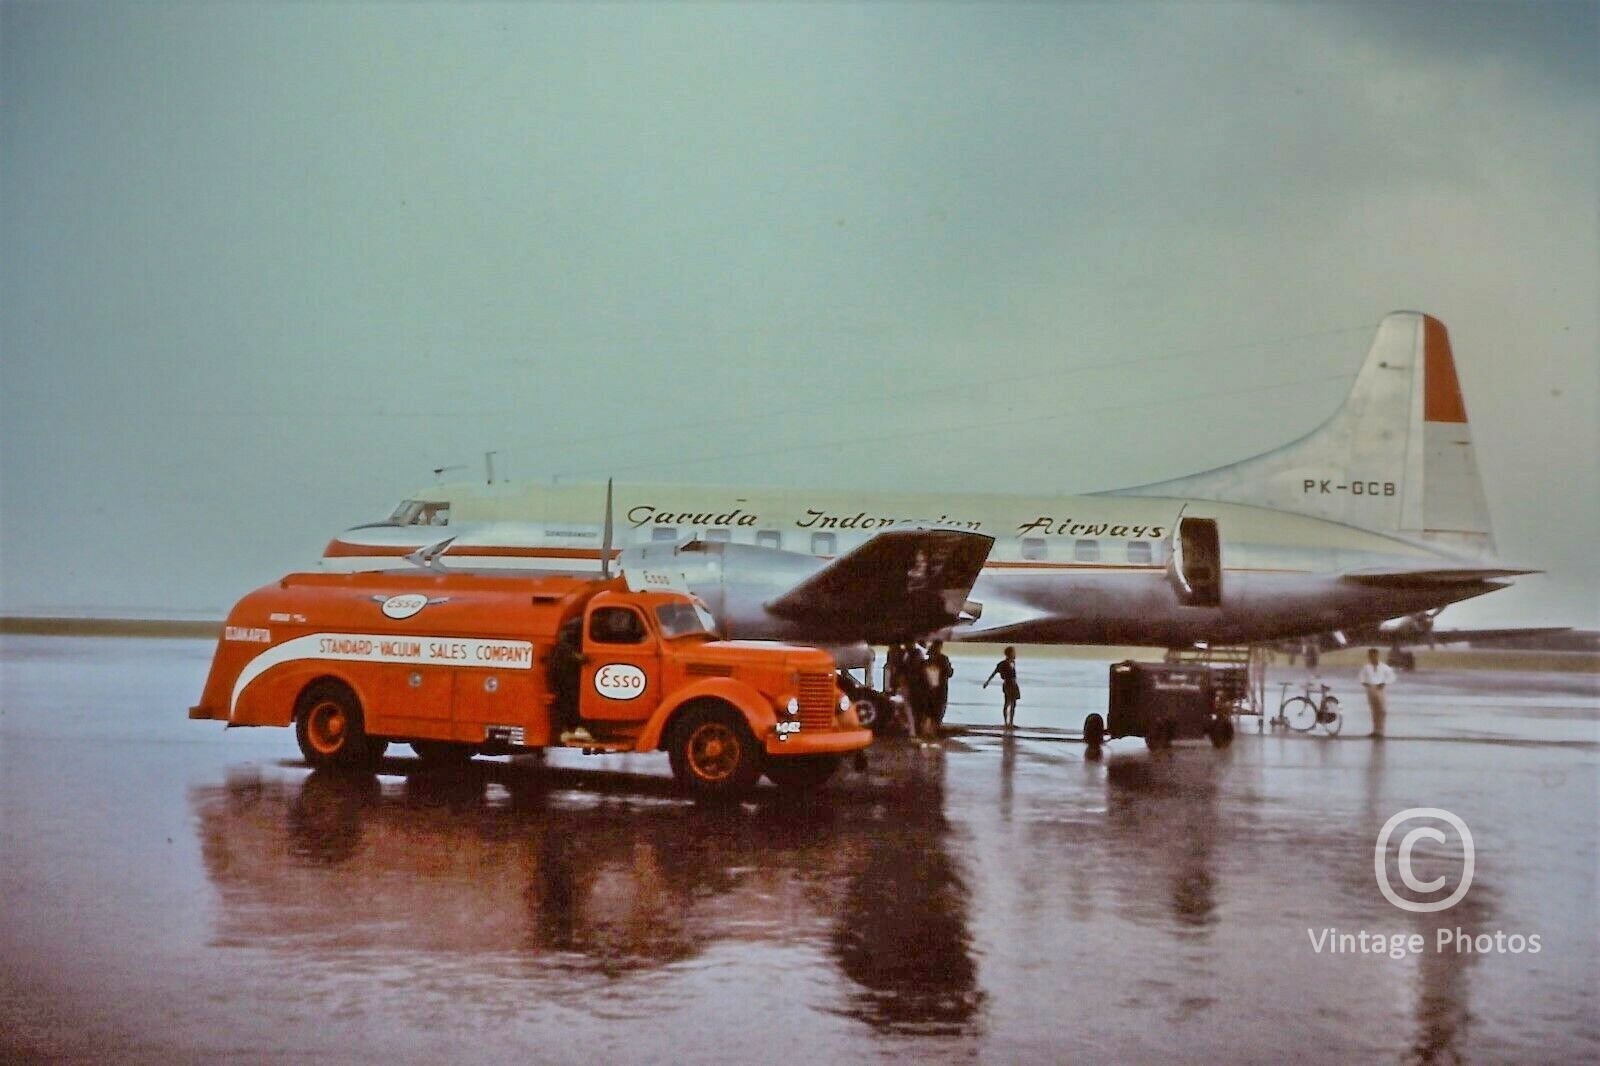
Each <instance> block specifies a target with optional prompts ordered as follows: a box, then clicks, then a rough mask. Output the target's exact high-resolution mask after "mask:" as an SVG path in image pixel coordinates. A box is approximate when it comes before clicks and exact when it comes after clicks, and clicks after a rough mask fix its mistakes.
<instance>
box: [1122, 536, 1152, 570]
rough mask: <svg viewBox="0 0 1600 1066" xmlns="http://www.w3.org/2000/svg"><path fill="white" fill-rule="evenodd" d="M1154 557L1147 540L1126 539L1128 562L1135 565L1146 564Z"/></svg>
mask: <svg viewBox="0 0 1600 1066" xmlns="http://www.w3.org/2000/svg"><path fill="white" fill-rule="evenodd" d="M1154 559H1155V553H1154V552H1152V551H1151V550H1150V542H1149V541H1147V540H1130V541H1128V562H1130V563H1132V564H1133V565H1135V566H1148V565H1149V564H1150V563H1151V562H1152V561H1153V560H1154Z"/></svg>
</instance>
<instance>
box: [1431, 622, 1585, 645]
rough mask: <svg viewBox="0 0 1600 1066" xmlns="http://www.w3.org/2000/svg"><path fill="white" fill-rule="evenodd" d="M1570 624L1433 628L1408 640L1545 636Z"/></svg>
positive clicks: (1566, 629) (1440, 641)
mask: <svg viewBox="0 0 1600 1066" xmlns="http://www.w3.org/2000/svg"><path fill="white" fill-rule="evenodd" d="M1570 632H1572V627H1571V626H1533V627H1524V628H1522V629H1435V630H1433V631H1432V632H1431V633H1428V634H1426V635H1424V636H1421V637H1418V638H1415V639H1413V640H1410V641H1409V642H1410V643H1413V644H1420V643H1425V642H1426V643H1431V644H1459V643H1461V642H1462V641H1468V640H1501V639H1504V638H1507V637H1545V636H1549V635H1550V634H1552V633H1570Z"/></svg>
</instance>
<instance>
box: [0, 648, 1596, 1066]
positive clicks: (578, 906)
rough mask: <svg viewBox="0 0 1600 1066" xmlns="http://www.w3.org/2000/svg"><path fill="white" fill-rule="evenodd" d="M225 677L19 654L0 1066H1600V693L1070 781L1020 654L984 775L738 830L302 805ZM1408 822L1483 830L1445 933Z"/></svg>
mask: <svg viewBox="0 0 1600 1066" xmlns="http://www.w3.org/2000/svg"><path fill="white" fill-rule="evenodd" d="M210 653H211V646H210V643H209V642H205V641H160V640H135V639H114V638H78V639H73V638H52V637H7V638H4V639H0V904H3V907H0V1059H6V1060H11V1059H28V1058H34V1057H46V1056H49V1057H57V1058H63V1059H68V1060H75V1059H76V1060H87V1059H91V1058H93V1059H100V1058H103V1057H105V1056H107V1055H108V1054H109V1055H112V1056H113V1057H115V1058H117V1059H120V1060H132V1061H161V1062H185V1061H194V1060H199V1059H208V1058H215V1057H219V1056H222V1055H243V1056H247V1057H249V1058H252V1059H259V1060H268V1061H270V1060H284V1061H298V1060H301V1059H304V1058H306V1057H308V1056H312V1055H321V1056H326V1057H328V1058H331V1059H332V1060H336V1061H353V1060H368V1059H382V1060H388V1061H422V1060H439V1059H444V1058H448V1059H456V1058H462V1057H470V1058H473V1059H484V1060H491V1061H498V1060H510V1059H513V1058H515V1059H517V1060H520V1061H537V1062H592V1061H596V1060H610V1061H620V1062H686V1061H704V1062H729V1061H745V1062H748V1061H769V1060H775V1059H779V1058H782V1059H796V1058H800V1059H805V1060H808V1061H812V1062H819V1063H820V1062H837V1061H846V1060H850V1061H854V1060H859V1059H868V1060H887V1059H891V1058H892V1059H901V1060H904V1061H912V1060H915V1061H978V1062H1061V1061H1152V1060H1162V1061H1197V1062H1198V1061H1215V1060H1230V1061H1269V1060H1270V1061H1278V1060H1282V1059H1284V1058H1286V1057H1288V1056H1291V1055H1292V1056H1294V1057H1295V1058H1296V1059H1298V1060H1300V1061H1316V1062H1322V1061H1348V1060H1351V1059H1361V1060H1368V1061H1388V1062H1397V1061H1402V1062H1403V1061H1419V1062H1453V1061H1473V1062H1479V1061H1482V1062H1500V1061H1532V1060H1538V1061H1558V1060H1559V1061H1580V1060H1588V1061H1595V1060H1597V1059H1600V1000H1597V991H1596V990H1597V988H1600V939H1597V918H1600V899H1597V888H1596V884H1597V878H1600V855H1597V845H1600V679H1597V678H1596V676H1595V675H1592V674H1561V675H1556V674H1517V673H1508V672H1471V673H1468V672H1461V673H1453V674H1429V675H1420V674H1419V675H1414V676H1405V677H1403V678H1402V679H1401V682H1400V684H1399V685H1398V686H1397V690H1396V691H1395V692H1394V694H1393V697H1392V700H1391V711H1390V730H1391V733H1392V734H1393V738H1392V739H1389V740H1386V741H1384V742H1382V743H1373V742H1372V741H1369V740H1366V739H1360V738H1359V734H1361V733H1364V732H1366V731H1367V728H1368V723H1367V721H1366V718H1365V712H1364V710H1363V709H1362V708H1360V707H1359V706H1357V705H1358V704H1360V702H1361V701H1360V700H1359V699H1358V698H1357V697H1358V690H1357V688H1356V686H1355V685H1354V684H1353V682H1352V681H1351V680H1350V679H1348V678H1334V679H1331V680H1332V682H1333V683H1334V684H1335V686H1336V689H1337V690H1338V691H1339V694H1340V695H1342V696H1344V698H1345V702H1346V707H1347V710H1349V711H1350V715H1349V721H1348V722H1347V724H1346V728H1345V734H1344V735H1343V736H1342V737H1340V738H1338V739H1327V738H1322V737H1315V738H1313V737H1306V736H1299V735H1295V736H1285V735H1283V734H1281V733H1263V734H1257V733H1256V732H1255V724H1254V723H1253V722H1252V721H1250V720H1248V719H1246V720H1244V724H1242V726H1241V732H1240V734H1239V736H1238V738H1237V739H1236V741H1235V743H1234V744H1233V746H1232V747H1231V748H1229V749H1227V750H1224V751H1215V750H1213V749H1212V748H1211V747H1210V746H1209V745H1205V744H1188V745H1180V746H1179V747H1178V748H1177V749H1175V750H1173V751H1171V752H1165V753H1161V754H1158V755H1152V754H1150V753H1148V752H1147V751H1146V750H1145V749H1144V746H1143V744H1142V743H1141V742H1139V741H1138V740H1136V739H1132V738H1129V739H1124V740H1121V741H1117V742H1114V743H1113V744H1111V745H1110V747H1109V748H1108V750H1107V752H1106V753H1105V756H1104V757H1103V758H1102V759H1101V760H1099V761H1089V760H1086V759H1085V757H1084V750H1083V748H1082V746H1081V745H1080V744H1077V743H1072V742H1070V741H1069V740H1067V739H1065V738H1064V736H1063V734H1065V733H1067V732H1075V731H1076V729H1077V726H1078V724H1079V723H1081V721H1082V718H1083V715H1084V714H1086V713H1087V712H1089V711H1091V710H1100V709H1103V708H1104V704H1105V689H1106V680H1105V674H1106V664H1105V663H1101V662H1092V661H1082V660H1074V659H1047V658H1043V657H1029V656H1027V655H1024V657H1023V666H1022V677H1023V683H1024V698H1023V703H1022V708H1021V713H1020V715H1019V722H1020V724H1021V725H1022V727H1023V728H1022V729H1020V730H1019V731H1018V733H1017V734H1016V735H1014V736H1012V737H1006V736H1004V735H1001V734H1000V732H999V731H998V730H995V729H993V728H992V723H993V721H994V718H995V717H996V715H997V710H998V703H999V696H998V694H997V693H995V692H994V691H993V689H992V687H991V690H990V691H988V692H981V691H979V689H978V681H979V680H981V678H982V675H983V674H984V673H986V672H987V670H988V667H989V665H990V663H989V662H988V661H987V660H983V661H979V660H977V659H972V658H958V659H957V661H956V667H957V671H958V673H957V679H956V684H955V688H954V692H953V702H952V710H951V715H950V718H951V720H952V721H953V722H961V723H968V724H971V725H973V726H974V727H975V728H974V729H972V730H970V731H968V732H967V733H966V734H965V735H963V736H960V737H956V738H953V739H949V740H946V741H945V742H944V743H943V744H941V745H938V746H936V747H929V748H922V747H918V746H916V745H913V744H906V743H904V742H901V743H898V744H887V745H882V746H880V747H879V748H877V749H875V750H874V752H873V753H872V756H871V760H870V765H869V769H868V770H867V771H866V772H865V773H852V774H849V775H846V776H845V777H843V778H841V779H840V780H839V781H838V782H836V783H835V785H834V786H833V787H831V788H830V789H829V790H827V791H826V792H824V793H822V794H821V795H820V796H819V797H816V798H814V799H812V800H809V801H788V800H783V799H781V798H779V797H778V796H777V795H776V794H774V793H772V792H770V791H769V790H766V789H763V790H762V791H761V793H759V794H758V796H757V797H756V798H755V799H753V800H751V801H748V802H744V803H741V804H737V805H733V806H726V805H700V804H695V803H691V802H688V801H685V800H683V799H680V798H679V797H678V796H677V795H676V794H675V793H674V791H673V789H672V786H671V782H670V779H669V777H668V771H667V767H666V762H665V758H664V757H659V756H630V757H626V758H606V759H596V758H584V757H582V756H578V755H569V754H568V753H565V752H563V753H558V754H556V755H552V756H551V757H550V759H549V760H548V761H547V762H544V763H541V762H539V761H537V760H533V759H522V760H504V759H501V760H480V761H479V763H478V764H476V765H475V766H474V767H473V768H472V770H471V771H470V772H468V773H466V774H464V775H455V776H449V775H444V776H441V775H437V774H430V773H423V772H421V771H420V769H419V766H418V764H417V763H416V762H415V761H414V760H412V759H410V758H407V757H404V755H403V754H402V753H404V752H405V751H406V749H405V748H403V747H396V748H392V749H391V752H394V753H396V755H395V757H391V758H389V759H387V760H386V761H385V762H384V764H383V765H382V767H381V768H380V772H379V773H378V774H376V775H366V776H359V777H354V778H352V777H342V776H335V775H329V774H324V773H309V772H308V771H307V770H306V768H305V767H304V766H303V765H302V764H301V763H300V760H299V757H298V753H297V752H296V749H295V746H294V740H293V737H292V736H291V735H290V733H289V732H288V731H287V730H234V731H224V730H223V729H222V728H221V726H220V725H217V724H216V723H202V722H190V721H188V720H187V718H186V717H185V712H186V709H187V707H188V706H189V704H190V703H192V702H193V700H194V698H195V696H196V694H197V693H198V692H199V688H200V685H201V682H202V681H203V678H204V674H205V670H206V668H207V666H208V663H209V658H210ZM1280 675H1281V676H1282V677H1283V678H1285V679H1287V678H1290V677H1299V676H1301V675H1300V674H1299V672H1290V671H1287V670H1282V671H1280V672H1279V675H1275V677H1276V676H1280ZM1272 692H1273V698H1274V701H1275V699H1276V693H1277V686H1276V684H1274V685H1273V686H1272ZM1417 807H1434V808H1444V809H1446V810H1448V811H1450V812H1453V813H1454V814H1455V815H1457V816H1458V817H1459V818H1460V819H1461V820H1462V821H1463V822H1465V823H1466V824H1467V825H1468V826H1469V827H1470V831H1471V834H1472V838H1473V842H1474V845H1475V857H1474V866H1473V876H1472V880H1471V885H1470V889H1469V891H1468V892H1467V893H1466V894H1465V896H1464V897H1463V898H1462V899H1461V900H1460V902H1459V903H1457V904H1456V905H1455V906H1453V907H1452V908H1450V909H1448V910H1444V911H1439V912H1434V913H1413V912H1409V911H1406V910H1402V909H1400V908H1398V907H1396V906H1394V905H1393V904H1391V903H1390V902H1389V901H1388V900H1386V898H1385V896H1384V895H1383V893H1382V891H1381V889H1380V887H1379V885H1378V883H1377V874H1376V871H1375V869H1374V854H1373V847H1374V840H1375V839H1376V837H1377V836H1378V834H1379V832H1380V830H1381V829H1382V828H1383V826H1384V824H1385V822H1386V821H1388V820H1389V819H1390V818H1391V816H1393V815H1395V814H1397V813H1398V812H1400V811H1402V810H1406V809H1408V808H1417ZM1400 832H1403V830H1401V831H1398V832H1397V834H1396V836H1397V839H1398V836H1399V833H1400ZM1395 851H1396V849H1395V847H1394V846H1391V847H1390V848H1389V849H1388V852H1387V856H1388V860H1389V861H1388V864H1387V866H1386V871H1387V872H1388V875H1389V876H1391V877H1393V878H1394V879H1395V882H1396V884H1398V883H1399V880H1400V877H1401V875H1400V874H1399V873H1397V872H1396V871H1397V866H1396V854H1395ZM1462 852H1463V848H1462V847H1461V842H1460V840H1459V839H1458V838H1450V839H1449V840H1447V841H1446V842H1445V843H1444V844H1441V845H1437V846H1435V845H1434V844H1433V843H1431V842H1429V841H1422V842H1421V843H1419V844H1418V845H1417V846H1416V848H1415V850H1414V852H1413V854H1412V866H1413V868H1414V875H1415V876H1416V877H1417V878H1420V879H1422V880H1424V881H1427V880H1431V879H1432V878H1434V877H1435V876H1440V877H1444V878H1445V879H1446V881H1447V882H1448V883H1447V884H1446V886H1445V888H1444V889H1441V890H1439V892H1438V893H1436V895H1435V896H1422V897H1420V898H1423V899H1432V898H1437V895H1443V894H1445V893H1448V892H1449V891H1450V890H1451V888H1452V887H1453V886H1454V883H1455V882H1458V881H1459V880H1460V875H1461V873H1462V867H1463V861H1462V860H1463V858H1464V856H1463V854H1462ZM1402 894H1404V893H1402ZM1328 929H1333V930H1335V931H1336V932H1335V933H1334V934H1332V935H1331V937H1330V935H1328V934H1325V933H1324V931H1325V930H1328ZM1439 930H1445V931H1446V932H1445V939H1447V940H1448V941H1449V944H1450V946H1449V947H1448V948H1447V949H1443V950H1436V946H1437V945H1438V944H1439V943H1440V934H1439V932H1438V931H1439ZM1361 933H1366V934H1368V935H1369V937H1370V936H1372V935H1376V934H1383V935H1384V936H1385V937H1386V938H1387V937H1392V936H1395V935H1399V936H1400V937H1401V940H1402V942H1403V943H1404V942H1405V938H1407V937H1410V936H1412V935H1413V934H1416V935H1417V936H1418V937H1419V938H1420V941H1421V942H1422V943H1424V944H1425V948H1424V949H1423V950H1416V951H1413V950H1409V949H1406V950H1400V951H1397V952H1394V953H1393V954H1391V953H1390V951H1388V950H1384V951H1380V952H1360V951H1351V952H1337V953H1336V952H1334V951H1333V949H1332V945H1334V944H1337V943H1339V942H1340V941H1339V940H1338V939H1337V936H1338V934H1352V937H1351V939H1352V940H1353V939H1354V935H1355V934H1361ZM1497 933H1499V934H1501V937H1500V939H1499V941H1496V939H1495V934H1497ZM1319 934H1321V935H1322V936H1323V941H1322V943H1323V945H1324V948H1323V950H1321V951H1319V950H1318V949H1317V947H1316V937H1317V936H1318V935H1319ZM1534 936H1537V937H1538V938H1539V945H1540V950H1539V951H1538V952H1537V953H1535V952H1533V951H1532V950H1531V949H1530V948H1529V946H1528V945H1529V943H1530V940H1531V938H1532V937H1534ZM1368 943H1370V940H1369V941H1368ZM1388 943H1389V942H1388V941H1387V940H1386V941H1385V944H1388ZM1412 943H1415V942H1412ZM1463 944H1466V945H1468V949H1466V950H1464V949H1463V947H1462V945H1463ZM1519 944H1520V945H1522V950H1520V951H1513V950H1512V949H1513V948H1516V947H1517V946H1518V945H1519ZM1481 945H1487V946H1488V950H1484V951H1480V950H1478V947H1479V946H1481ZM1396 955H1398V957H1395V956H1396Z"/></svg>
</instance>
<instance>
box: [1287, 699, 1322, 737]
mask: <svg viewBox="0 0 1600 1066" xmlns="http://www.w3.org/2000/svg"><path fill="white" fill-rule="evenodd" d="M1281 713H1282V714H1283V716H1284V717H1285V718H1287V719H1288V720H1289V728H1290V729H1293V730H1294V731H1295V732H1296V733H1309V732H1310V731H1311V730H1312V729H1314V728H1315V727H1316V724H1317V705H1316V704H1315V703H1312V702H1311V701H1310V700H1308V699H1306V697H1304V696H1296V697H1295V698H1294V699H1292V700H1290V701H1289V702H1288V703H1285V704H1284V705H1283V710H1282V712H1281Z"/></svg>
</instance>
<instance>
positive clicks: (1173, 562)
mask: <svg viewBox="0 0 1600 1066" xmlns="http://www.w3.org/2000/svg"><path fill="white" fill-rule="evenodd" d="M1167 580H1168V581H1169V582H1170V583H1171V584H1172V588H1173V590H1174V591H1175V592H1176V593H1177V594H1178V599H1179V600H1180V601H1181V602H1183V603H1185V604H1187V605H1189V606H1190V607H1216V606H1217V605H1218V604H1220V603H1221V602H1222V537H1221V534H1220V533H1219V532H1218V531H1217V522H1216V519H1214V518H1184V517H1183V516H1182V515H1181V514H1180V515H1179V517H1178V521H1177V522H1176V524H1174V525H1173V527H1172V532H1171V533H1170V534H1168V537H1167Z"/></svg>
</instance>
